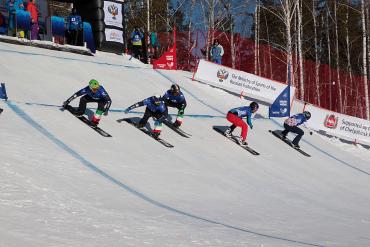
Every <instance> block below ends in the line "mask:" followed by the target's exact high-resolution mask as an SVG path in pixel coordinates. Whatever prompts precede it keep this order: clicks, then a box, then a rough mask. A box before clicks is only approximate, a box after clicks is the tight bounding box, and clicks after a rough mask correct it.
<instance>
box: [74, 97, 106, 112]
mask: <svg viewBox="0 0 370 247" xmlns="http://www.w3.org/2000/svg"><path fill="white" fill-rule="evenodd" d="M90 102H97V103H98V110H100V111H104V107H105V105H106V103H107V102H105V101H104V100H96V99H93V98H91V97H90V96H89V95H85V96H83V97H81V99H80V104H79V106H78V110H77V112H76V113H77V114H85V111H86V104H87V103H90Z"/></svg>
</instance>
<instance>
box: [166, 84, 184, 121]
mask: <svg viewBox="0 0 370 247" xmlns="http://www.w3.org/2000/svg"><path fill="white" fill-rule="evenodd" d="M162 98H163V100H164V102H165V103H166V106H169V107H174V108H177V109H178V112H177V117H176V121H175V122H174V123H173V126H174V127H176V128H178V127H180V125H181V124H182V123H183V119H184V111H185V108H186V100H185V96H184V94H183V93H182V92H181V90H180V87H179V85H177V84H172V86H171V88H170V89H169V90H167V92H166V93H165V94H164V95H163V97H162Z"/></svg>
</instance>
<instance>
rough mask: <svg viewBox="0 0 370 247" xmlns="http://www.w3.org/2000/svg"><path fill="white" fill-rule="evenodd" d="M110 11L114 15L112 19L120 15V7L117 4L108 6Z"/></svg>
mask: <svg viewBox="0 0 370 247" xmlns="http://www.w3.org/2000/svg"><path fill="white" fill-rule="evenodd" d="M108 12H109V13H110V14H111V15H112V19H113V20H115V19H116V15H118V7H117V5H114V4H111V5H109V6H108Z"/></svg>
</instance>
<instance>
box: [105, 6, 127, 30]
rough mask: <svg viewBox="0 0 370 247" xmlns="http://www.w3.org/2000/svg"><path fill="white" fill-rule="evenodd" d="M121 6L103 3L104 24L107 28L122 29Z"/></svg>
mask: <svg viewBox="0 0 370 247" xmlns="http://www.w3.org/2000/svg"><path fill="white" fill-rule="evenodd" d="M122 16H123V15H122V4H121V3H115V2H110V1H104V23H105V25H108V26H114V27H119V28H123V25H122Z"/></svg>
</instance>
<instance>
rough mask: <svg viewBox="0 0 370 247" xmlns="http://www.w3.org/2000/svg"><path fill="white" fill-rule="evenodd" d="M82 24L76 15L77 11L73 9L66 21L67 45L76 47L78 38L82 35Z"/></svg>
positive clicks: (79, 17)
mask: <svg viewBox="0 0 370 247" xmlns="http://www.w3.org/2000/svg"><path fill="white" fill-rule="evenodd" d="M82 29H83V23H82V19H81V16H79V15H78V14H77V9H76V8H73V9H72V13H71V14H70V15H69V16H68V19H67V43H68V44H70V45H78V40H79V36H80V35H82Z"/></svg>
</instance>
